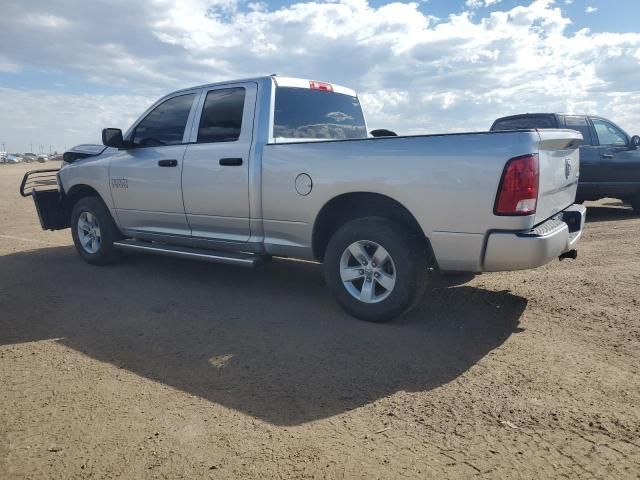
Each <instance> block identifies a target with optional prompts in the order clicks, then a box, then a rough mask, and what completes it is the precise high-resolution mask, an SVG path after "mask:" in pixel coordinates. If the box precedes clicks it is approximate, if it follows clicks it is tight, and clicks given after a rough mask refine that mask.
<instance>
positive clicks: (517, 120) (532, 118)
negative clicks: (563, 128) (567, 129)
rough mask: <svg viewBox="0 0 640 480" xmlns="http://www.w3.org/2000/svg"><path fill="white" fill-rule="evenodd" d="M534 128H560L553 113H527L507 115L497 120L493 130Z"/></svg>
mask: <svg viewBox="0 0 640 480" xmlns="http://www.w3.org/2000/svg"><path fill="white" fill-rule="evenodd" d="M532 128H558V124H557V121H556V119H555V117H554V116H553V115H526V116H521V117H506V118H500V119H498V120H496V121H495V123H494V124H493V126H492V127H491V131H492V132H495V131H498V130H529V129H532Z"/></svg>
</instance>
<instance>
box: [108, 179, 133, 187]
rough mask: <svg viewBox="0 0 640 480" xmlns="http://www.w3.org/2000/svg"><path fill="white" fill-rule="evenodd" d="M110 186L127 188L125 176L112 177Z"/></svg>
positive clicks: (127, 183)
mask: <svg viewBox="0 0 640 480" xmlns="http://www.w3.org/2000/svg"><path fill="white" fill-rule="evenodd" d="M111 188H129V182H127V179H126V178H112V179H111Z"/></svg>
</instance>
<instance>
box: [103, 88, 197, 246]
mask: <svg viewBox="0 0 640 480" xmlns="http://www.w3.org/2000/svg"><path fill="white" fill-rule="evenodd" d="M199 95H200V91H199V90H198V91H191V92H182V93H180V94H176V95H174V96H172V97H170V98H168V99H166V100H164V101H162V102H161V103H160V104H158V105H157V106H156V107H155V108H153V109H152V110H151V111H150V112H149V113H148V114H147V115H146V116H145V117H144V118H143V119H142V120H140V122H138V124H137V125H135V127H134V128H133V129H132V130H131V131H130V133H129V134H128V136H127V139H126V140H128V141H130V142H131V148H129V149H126V150H120V151H119V152H118V153H116V154H115V155H113V157H111V160H110V164H109V176H110V180H111V195H112V198H113V202H114V205H115V209H116V212H117V215H118V218H119V219H120V222H121V224H122V226H123V227H124V228H125V229H127V230H134V231H141V232H152V233H165V234H173V235H184V236H189V235H190V234H191V230H190V228H189V224H188V223H187V218H186V216H185V213H184V205H183V203H182V184H181V175H182V162H183V157H184V153H185V150H186V142H187V140H188V135H189V131H190V129H189V128H188V127H189V126H190V125H191V122H192V121H193V116H194V115H195V108H196V106H197V99H198V98H199Z"/></svg>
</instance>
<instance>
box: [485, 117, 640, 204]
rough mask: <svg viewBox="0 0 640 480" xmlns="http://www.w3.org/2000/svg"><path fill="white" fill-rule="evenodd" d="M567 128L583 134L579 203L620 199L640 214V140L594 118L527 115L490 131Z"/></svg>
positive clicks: (507, 120)
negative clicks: (603, 199)
mask: <svg viewBox="0 0 640 480" xmlns="http://www.w3.org/2000/svg"><path fill="white" fill-rule="evenodd" d="M529 128H536V129H543V128H567V129H571V130H577V131H578V132H580V133H581V134H582V137H583V139H584V140H583V142H582V144H581V146H580V181H579V183H578V192H577V195H576V200H577V201H578V202H582V201H584V200H599V199H601V198H605V197H611V198H619V199H621V200H623V201H625V202H627V203H629V204H630V205H631V206H632V207H633V209H634V211H635V212H636V213H638V214H640V149H639V148H638V146H639V145H640V137H639V136H637V135H635V136H631V135H629V134H627V133H626V132H625V131H624V130H623V129H622V128H621V127H619V126H618V125H616V124H615V123H614V122H612V121H611V120H608V119H606V118H603V117H598V116H594V115H573V114H565V113H527V114H523V115H512V116H508V117H502V118H499V119H497V120H496V121H495V122H493V125H492V126H491V131H505V130H520V129H529Z"/></svg>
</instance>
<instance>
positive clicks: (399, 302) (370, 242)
mask: <svg viewBox="0 0 640 480" xmlns="http://www.w3.org/2000/svg"><path fill="white" fill-rule="evenodd" d="M324 271H325V279H326V282H327V285H328V286H329V288H330V289H331V291H332V292H333V294H334V295H335V296H336V299H337V300H338V303H339V304H340V305H341V306H342V308H344V309H345V310H346V311H347V312H348V313H350V314H351V315H353V316H355V317H357V318H360V319H362V320H366V321H369V322H384V321H387V320H391V319H393V318H395V317H397V316H398V315H401V314H402V313H404V312H406V311H408V310H409V309H410V308H411V307H413V306H414V305H415V303H417V301H418V300H419V299H420V298H421V297H422V294H423V293H424V289H425V286H426V279H427V252H426V248H425V244H424V241H421V239H419V238H418V236H417V235H415V234H413V233H412V232H411V231H409V230H408V229H406V228H405V227H403V226H402V225H398V224H396V223H393V222H390V221H388V220H386V219H384V218H377V217H369V218H362V219H358V220H353V221H351V222H349V223H347V224H345V225H343V226H342V227H340V229H338V231H337V232H336V233H335V234H334V235H333V237H331V240H330V241H329V245H328V246H327V251H326V253H325V258H324Z"/></svg>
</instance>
